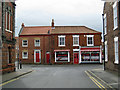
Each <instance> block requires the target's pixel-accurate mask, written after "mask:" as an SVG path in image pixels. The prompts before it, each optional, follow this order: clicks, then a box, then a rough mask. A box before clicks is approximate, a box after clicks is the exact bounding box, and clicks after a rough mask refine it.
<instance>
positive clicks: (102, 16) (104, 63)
mask: <svg viewBox="0 0 120 90" xmlns="http://www.w3.org/2000/svg"><path fill="white" fill-rule="evenodd" d="M102 19H103V34H102V35H103V51H104V54H103V55H104V60H103V70H105V36H104V14H102Z"/></svg>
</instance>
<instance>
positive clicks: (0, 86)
mask: <svg viewBox="0 0 120 90" xmlns="http://www.w3.org/2000/svg"><path fill="white" fill-rule="evenodd" d="M32 72H33V71H32ZM29 74H30V73H27V74H25V75H22V76H20V77H19V78H15V79H12V80H9V81H7V82H4V83H2V84H0V87H1V86H4V85H6V84H8V83H11V82H14V81H16V80H18V79H20V78H22V77H25V76H27V75H29Z"/></svg>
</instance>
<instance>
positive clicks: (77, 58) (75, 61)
mask: <svg viewBox="0 0 120 90" xmlns="http://www.w3.org/2000/svg"><path fill="white" fill-rule="evenodd" d="M74 64H79V53H74Z"/></svg>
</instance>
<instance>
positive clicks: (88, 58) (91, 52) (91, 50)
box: [80, 47, 102, 63]
mask: <svg viewBox="0 0 120 90" xmlns="http://www.w3.org/2000/svg"><path fill="white" fill-rule="evenodd" d="M80 51H81V63H102V51H101V48H100V47H87V48H85V47H82V48H81V50H80Z"/></svg>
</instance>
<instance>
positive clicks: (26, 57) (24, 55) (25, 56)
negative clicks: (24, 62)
mask: <svg viewBox="0 0 120 90" xmlns="http://www.w3.org/2000/svg"><path fill="white" fill-rule="evenodd" d="M22 58H23V59H28V52H27V51H23V52H22Z"/></svg>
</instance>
